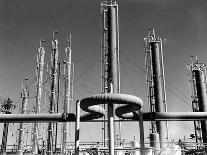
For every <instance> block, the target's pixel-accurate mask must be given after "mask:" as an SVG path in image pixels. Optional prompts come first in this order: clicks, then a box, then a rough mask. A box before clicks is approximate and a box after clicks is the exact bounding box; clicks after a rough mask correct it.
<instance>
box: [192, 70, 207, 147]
mask: <svg viewBox="0 0 207 155" xmlns="http://www.w3.org/2000/svg"><path fill="white" fill-rule="evenodd" d="M193 73H194V74H195V82H196V90H197V97H198V102H199V111H200V112H207V96H206V85H205V74H204V72H203V71H201V70H193ZM201 129H202V137H203V143H204V144H207V121H201Z"/></svg>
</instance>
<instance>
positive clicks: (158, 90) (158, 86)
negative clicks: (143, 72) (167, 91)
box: [150, 41, 167, 148]
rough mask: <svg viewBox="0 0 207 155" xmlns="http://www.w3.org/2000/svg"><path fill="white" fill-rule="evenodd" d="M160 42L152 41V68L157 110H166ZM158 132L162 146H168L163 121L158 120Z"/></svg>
mask: <svg viewBox="0 0 207 155" xmlns="http://www.w3.org/2000/svg"><path fill="white" fill-rule="evenodd" d="M159 47H160V46H159V42H156V41H154V42H150V48H151V54H152V69H153V83H154V97H155V111H156V112H164V111H165V110H164V109H165V108H164V105H163V96H162V83H161V78H162V74H161V68H160V55H159V54H160V49H159ZM156 126H157V132H158V133H159V136H160V147H161V148H164V147H165V146H166V144H167V143H166V138H167V137H166V136H167V129H166V123H165V122H162V121H156Z"/></svg>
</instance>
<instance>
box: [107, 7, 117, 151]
mask: <svg viewBox="0 0 207 155" xmlns="http://www.w3.org/2000/svg"><path fill="white" fill-rule="evenodd" d="M106 13H107V28H108V40H107V44H108V60H107V61H108V79H107V84H108V88H109V89H108V93H118V64H117V63H118V61H117V52H118V51H117V49H118V48H117V45H118V44H117V16H116V14H117V5H107V12H106ZM114 133H115V134H117V133H118V130H116V129H115V131H114V107H113V104H108V138H109V154H110V155H114Z"/></svg>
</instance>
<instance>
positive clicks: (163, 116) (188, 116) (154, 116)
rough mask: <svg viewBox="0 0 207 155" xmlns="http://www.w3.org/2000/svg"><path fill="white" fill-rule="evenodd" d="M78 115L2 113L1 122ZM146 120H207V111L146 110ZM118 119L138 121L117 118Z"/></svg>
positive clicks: (54, 119) (64, 119) (59, 119)
mask: <svg viewBox="0 0 207 155" xmlns="http://www.w3.org/2000/svg"><path fill="white" fill-rule="evenodd" d="M75 118H76V115H75V114H73V113H54V114H0V123H19V122H26V123H33V122H75V120H76V119H75ZM143 119H144V121H195V120H207V112H153V113H151V112H146V113H143ZM103 121H107V120H100V119H99V120H86V121H83V122H103ZM116 121H138V118H136V119H135V120H124V119H121V120H115V122H116Z"/></svg>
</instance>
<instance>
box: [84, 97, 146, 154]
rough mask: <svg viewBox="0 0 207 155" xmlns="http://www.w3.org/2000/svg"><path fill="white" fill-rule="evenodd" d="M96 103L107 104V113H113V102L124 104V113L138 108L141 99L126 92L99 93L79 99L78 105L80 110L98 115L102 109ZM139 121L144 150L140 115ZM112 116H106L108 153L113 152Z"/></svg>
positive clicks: (140, 105) (139, 107)
mask: <svg viewBox="0 0 207 155" xmlns="http://www.w3.org/2000/svg"><path fill="white" fill-rule="evenodd" d="M98 104H108V107H110V108H108V110H110V112H108V115H109V114H112V113H113V108H111V106H113V105H114V104H126V106H127V108H126V109H125V112H126V113H132V112H136V111H137V110H140V109H141V107H142V105H143V103H142V100H141V99H140V98H138V97H136V96H132V95H127V94H112V93H108V94H99V95H93V96H91V97H87V98H84V99H82V100H81V103H80V107H81V109H82V110H84V111H86V112H90V113H91V114H94V115H97V116H99V115H100V111H102V110H104V109H102V107H100V106H98ZM139 121H140V135H141V142H142V145H141V146H142V147H141V149H142V152H144V142H143V140H144V137H143V133H144V130H143V120H142V115H140V117H139ZM113 122H114V120H113V116H111V115H110V116H108V123H109V132H108V134H109V135H108V136H109V155H113V154H114V136H113V135H114V130H113Z"/></svg>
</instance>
